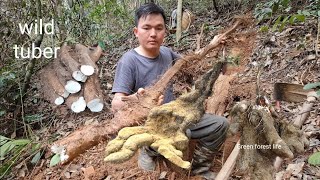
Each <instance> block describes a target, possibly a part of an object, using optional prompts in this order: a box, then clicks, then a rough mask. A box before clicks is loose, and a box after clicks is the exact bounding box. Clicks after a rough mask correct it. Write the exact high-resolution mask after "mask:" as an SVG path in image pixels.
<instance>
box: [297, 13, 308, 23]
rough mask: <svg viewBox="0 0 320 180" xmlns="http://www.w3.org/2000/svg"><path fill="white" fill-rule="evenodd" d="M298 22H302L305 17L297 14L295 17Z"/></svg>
mask: <svg viewBox="0 0 320 180" xmlns="http://www.w3.org/2000/svg"><path fill="white" fill-rule="evenodd" d="M295 17H296V18H297V19H298V20H299V21H300V22H304V21H305V19H306V17H305V16H304V15H303V14H297V15H296V16H295Z"/></svg>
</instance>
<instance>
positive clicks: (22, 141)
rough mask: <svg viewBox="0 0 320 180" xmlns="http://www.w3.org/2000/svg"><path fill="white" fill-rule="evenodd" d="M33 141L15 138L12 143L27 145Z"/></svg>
mask: <svg viewBox="0 0 320 180" xmlns="http://www.w3.org/2000/svg"><path fill="white" fill-rule="evenodd" d="M30 142H31V141H30V140H29V139H18V140H13V141H12V142H11V143H12V144H14V145H18V146H20V145H26V144H29V143H30Z"/></svg>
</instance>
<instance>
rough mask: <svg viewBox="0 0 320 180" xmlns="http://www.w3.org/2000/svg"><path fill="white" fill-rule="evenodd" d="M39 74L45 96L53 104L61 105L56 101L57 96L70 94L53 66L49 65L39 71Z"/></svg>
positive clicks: (63, 96)
mask: <svg viewBox="0 0 320 180" xmlns="http://www.w3.org/2000/svg"><path fill="white" fill-rule="evenodd" d="M39 76H40V83H41V86H42V93H43V96H44V98H45V99H46V100H48V101H49V102H51V103H53V104H56V105H60V104H59V103H58V104H57V103H55V102H56V100H57V98H59V97H61V98H66V97H68V95H69V94H68V93H67V92H66V90H65V89H64V87H63V85H62V84H61V83H60V82H59V80H58V78H57V76H56V73H55V72H54V69H53V67H52V66H51V65H47V66H46V67H45V68H43V69H42V70H41V71H40V72H39Z"/></svg>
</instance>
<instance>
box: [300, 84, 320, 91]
mask: <svg viewBox="0 0 320 180" xmlns="http://www.w3.org/2000/svg"><path fill="white" fill-rule="evenodd" d="M318 86H320V82H316V83H309V84H306V85H305V86H304V87H303V89H305V90H308V89H313V88H316V87H318Z"/></svg>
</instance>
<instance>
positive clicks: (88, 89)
mask: <svg viewBox="0 0 320 180" xmlns="http://www.w3.org/2000/svg"><path fill="white" fill-rule="evenodd" d="M84 99H85V100H86V102H87V107H88V108H89V109H90V110H91V112H100V111H101V110H102V109H103V94H102V90H101V87H100V82H99V78H98V75H97V74H94V75H92V76H90V77H89V78H88V80H87V82H86V83H85V84H84Z"/></svg>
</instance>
